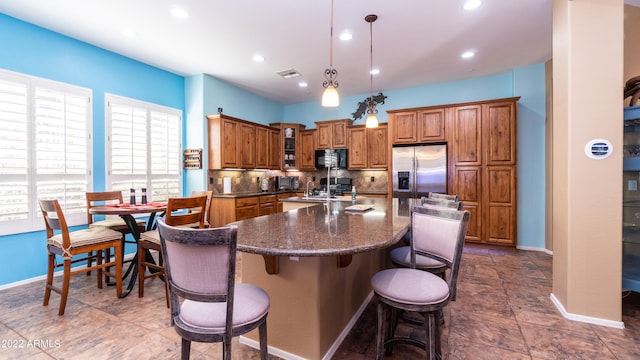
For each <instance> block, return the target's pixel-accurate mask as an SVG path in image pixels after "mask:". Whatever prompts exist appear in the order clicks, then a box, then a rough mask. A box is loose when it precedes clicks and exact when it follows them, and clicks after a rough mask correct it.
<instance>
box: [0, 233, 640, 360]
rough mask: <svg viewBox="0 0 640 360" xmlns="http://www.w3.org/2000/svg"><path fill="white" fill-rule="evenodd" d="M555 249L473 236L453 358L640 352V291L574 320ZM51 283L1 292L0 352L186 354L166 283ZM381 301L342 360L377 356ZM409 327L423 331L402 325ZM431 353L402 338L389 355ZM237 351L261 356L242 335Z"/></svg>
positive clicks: (448, 333) (454, 311) (82, 279)
mask: <svg viewBox="0 0 640 360" xmlns="http://www.w3.org/2000/svg"><path fill="white" fill-rule="evenodd" d="M551 268H552V267H551V256H549V255H547V254H544V253H540V252H532V251H520V250H515V249H512V248H501V247H485V246H477V245H467V246H466V247H465V251H464V255H463V260H462V268H461V273H460V279H459V282H458V298H457V301H455V302H452V303H450V305H449V306H448V307H447V310H446V311H445V319H446V324H445V325H444V327H443V334H442V345H443V352H444V355H445V358H447V359H640V294H637V293H630V294H628V295H627V296H625V297H624V298H623V321H624V323H625V326H626V328H625V329H624V330H621V329H614V328H608V327H602V326H594V325H589V324H585V323H579V322H573V321H569V320H566V319H564V318H563V317H562V316H561V315H560V314H559V313H558V311H557V310H556V309H555V307H554V306H553V304H552V303H551V301H550V299H549V294H550V292H551ZM43 293H44V282H43V281H37V282H34V283H31V284H27V285H23V286H19V287H14V288H11V289H6V290H3V291H0V341H1V344H0V359H26V358H28V359H177V358H179V356H180V338H179V337H178V336H177V335H176V333H175V331H174V330H173V329H172V328H171V327H170V325H169V311H168V309H167V308H166V307H165V303H164V291H163V289H162V283H161V282H160V281H159V280H158V279H154V280H151V281H150V282H148V285H147V286H146V287H145V297H144V298H142V299H140V298H138V297H137V293H136V292H135V291H134V293H132V295H131V296H129V297H127V298H126V299H122V300H119V299H117V298H116V297H115V289H113V288H112V287H109V288H105V289H102V290H99V289H97V288H96V287H95V275H93V276H92V277H86V276H75V277H73V278H72V289H71V291H70V298H69V301H68V304H67V310H66V314H65V315H64V316H63V317H58V315H57V306H58V304H59V300H58V299H59V297H58V296H57V295H56V294H52V300H51V302H50V305H49V306H48V307H43V306H42V296H43ZM374 303H375V300H373V301H372V303H371V304H369V306H368V307H367V308H366V310H365V312H364V313H363V315H362V316H361V318H360V319H359V320H358V322H357V324H356V326H355V327H354V328H353V329H352V331H351V332H350V333H349V335H348V336H347V338H346V339H345V341H344V342H343V344H342V345H341V346H340V348H339V349H338V351H337V352H336V354H335V355H334V357H333V359H345V360H346V359H349V360H360V359H372V358H374V357H375V356H374V355H375V323H376V313H375V304H374ZM399 331H404V332H405V333H409V334H411V335H412V336H420V330H419V329H416V328H413V327H410V326H407V325H402V327H401V328H400V329H399ZM423 357H424V353H423V352H421V351H420V350H419V349H417V348H413V347H408V346H403V345H398V346H396V348H395V350H394V353H393V355H391V356H388V357H386V358H387V359H417V358H423ZM191 358H192V359H220V358H221V347H220V346H219V345H217V344H197V343H194V344H193V346H192V356H191ZM233 358H234V359H243V360H244V359H257V358H259V357H258V354H257V352H256V351H255V350H253V349H251V348H248V347H246V346H244V345H241V344H239V343H238V342H237V341H234V347H233Z"/></svg>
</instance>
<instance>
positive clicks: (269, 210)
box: [209, 193, 293, 227]
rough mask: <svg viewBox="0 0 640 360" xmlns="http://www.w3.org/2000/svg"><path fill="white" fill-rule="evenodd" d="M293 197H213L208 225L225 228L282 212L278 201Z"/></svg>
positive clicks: (272, 195) (284, 194) (285, 195)
mask: <svg viewBox="0 0 640 360" xmlns="http://www.w3.org/2000/svg"><path fill="white" fill-rule="evenodd" d="M291 196H293V195H292V193H279V194H275V195H274V194H270V195H257V196H247V197H237V198H231V197H214V198H213V199H211V211H210V214H211V215H210V216H209V223H210V224H212V226H213V227H220V226H226V225H227V224H229V223H232V222H234V221H240V220H246V219H251V218H254V217H256V216H261V215H269V214H274V213H276V212H281V211H282V203H281V202H279V201H278V200H279V199H283V198H287V197H291Z"/></svg>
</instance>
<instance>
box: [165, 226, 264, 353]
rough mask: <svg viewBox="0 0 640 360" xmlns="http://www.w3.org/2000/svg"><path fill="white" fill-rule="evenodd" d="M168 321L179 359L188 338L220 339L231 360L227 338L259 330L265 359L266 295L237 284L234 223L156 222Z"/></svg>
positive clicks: (186, 350)
mask: <svg viewBox="0 0 640 360" xmlns="http://www.w3.org/2000/svg"><path fill="white" fill-rule="evenodd" d="M158 230H159V232H160V238H161V240H160V241H161V246H162V252H163V254H164V256H165V266H166V275H167V282H168V284H169V294H170V297H171V324H172V325H173V327H174V328H175V330H176V332H177V333H178V334H179V335H180V336H181V337H182V351H181V358H182V359H183V360H188V359H189V355H190V352H191V342H192V341H196V342H207V343H211V342H222V343H223V346H222V352H223V354H222V358H223V359H226V360H231V339H232V337H234V336H239V335H243V334H246V333H248V332H249V331H252V330H254V329H256V328H257V329H258V338H259V343H260V359H262V360H267V358H268V353H267V314H268V312H269V307H270V302H271V300H270V298H269V295H268V294H267V293H266V292H265V291H264V290H263V289H261V288H259V287H257V286H255V285H251V284H246V283H236V281H235V278H236V248H237V231H238V229H237V227H236V226H228V227H221V228H208V229H190V228H184V227H176V226H170V225H168V224H166V223H165V222H164V221H163V220H162V219H160V220H158Z"/></svg>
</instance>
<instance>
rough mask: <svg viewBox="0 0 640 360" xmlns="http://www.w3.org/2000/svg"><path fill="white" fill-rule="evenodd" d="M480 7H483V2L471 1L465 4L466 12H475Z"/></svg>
mask: <svg viewBox="0 0 640 360" xmlns="http://www.w3.org/2000/svg"><path fill="white" fill-rule="evenodd" d="M480 5H482V1H481V0H469V1H467V2H466V3H464V9H465V10H473V9H476V8H478V7H479V6H480Z"/></svg>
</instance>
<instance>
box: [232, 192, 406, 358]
mask: <svg viewBox="0 0 640 360" xmlns="http://www.w3.org/2000/svg"><path fill="white" fill-rule="evenodd" d="M281 201H284V202H287V199H283V200H281ZM291 201H301V200H300V198H296V199H295V200H294V199H292V200H291ZM411 203H412V202H411V201H406V200H405V201H403V200H398V199H374V198H369V199H358V200H357V202H356V203H352V202H351V201H348V202H345V201H329V202H315V204H314V205H312V206H309V207H305V208H300V209H296V210H291V211H286V212H282V213H276V214H271V215H267V216H260V217H256V218H253V219H248V220H243V221H238V222H235V223H233V224H236V225H237V226H238V250H239V251H242V252H243V254H242V265H241V274H242V282H246V283H251V284H255V285H258V286H260V287H262V288H263V289H264V290H265V291H267V293H269V296H270V297H271V309H270V311H269V316H268V318H267V324H268V331H267V333H268V342H269V347H270V353H272V354H273V355H276V356H279V357H282V358H286V359H303V358H304V359H325V358H326V359H328V358H330V357H331V356H332V355H333V353H334V352H335V350H336V349H337V348H338V346H339V345H340V343H341V342H342V339H343V337H344V336H345V335H346V334H347V333H348V331H349V329H350V328H351V327H352V326H353V324H354V323H355V321H356V320H357V318H358V316H359V314H360V313H361V311H362V310H363V309H364V307H365V306H366V305H367V303H368V302H369V300H370V298H371V296H372V291H371V286H370V282H369V281H370V278H371V276H373V274H375V273H376V272H377V271H379V270H381V269H383V268H384V267H385V265H386V259H385V249H386V248H388V247H390V246H392V245H394V244H395V243H397V242H398V241H399V240H400V239H401V238H402V236H403V235H404V234H405V233H406V232H407V230H408V229H409V221H410V219H409V214H410V205H411ZM354 204H357V205H368V206H370V207H371V209H369V210H366V211H348V210H346V208H347V207H350V206H352V205H354ZM257 339H258V337H257V332H252V333H249V334H247V336H243V337H241V339H240V341H241V342H242V343H245V344H248V345H250V346H256V347H257Z"/></svg>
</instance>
